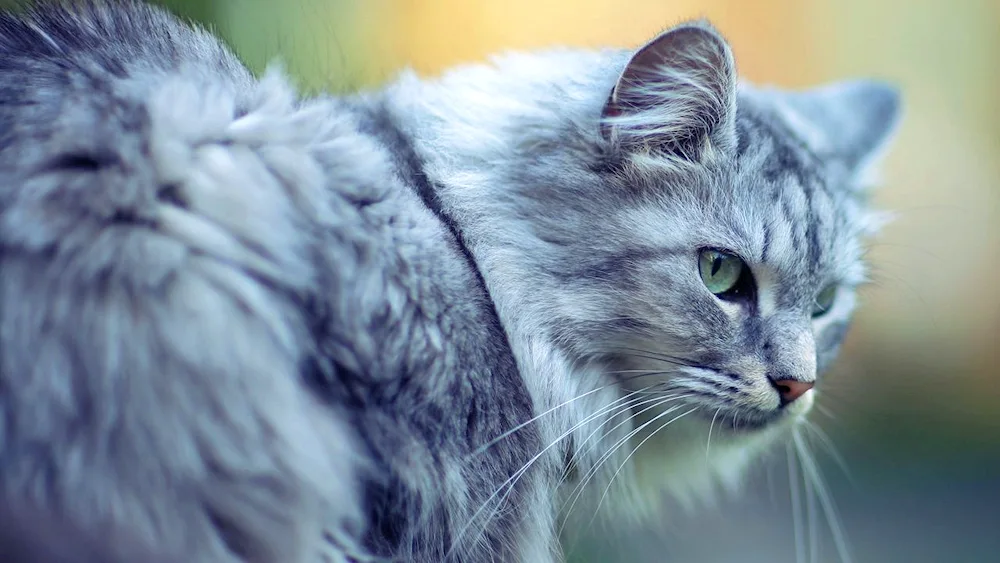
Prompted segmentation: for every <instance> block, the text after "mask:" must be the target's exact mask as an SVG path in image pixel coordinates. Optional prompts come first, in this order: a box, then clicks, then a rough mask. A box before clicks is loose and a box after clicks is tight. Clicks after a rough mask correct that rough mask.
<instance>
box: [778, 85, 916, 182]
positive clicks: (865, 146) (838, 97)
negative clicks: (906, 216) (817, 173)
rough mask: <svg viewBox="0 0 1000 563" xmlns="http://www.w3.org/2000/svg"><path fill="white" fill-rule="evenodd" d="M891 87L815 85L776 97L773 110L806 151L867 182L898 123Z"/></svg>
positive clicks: (894, 91)
mask: <svg viewBox="0 0 1000 563" xmlns="http://www.w3.org/2000/svg"><path fill="white" fill-rule="evenodd" d="M900 105H901V104H900V97H899V91H898V90H897V88H896V87H894V86H892V85H890V84H888V83H885V82H880V81H875V80H856V81H849V82H838V83H835V84H829V85H826V86H820V87H818V88H813V89H811V90H806V91H802V92H787V93H783V94H782V95H780V96H779V97H778V106H779V107H778V110H779V112H780V113H781V114H782V116H783V117H784V119H785V122H786V123H787V124H788V125H789V126H791V127H792V129H794V130H795V131H796V132H797V133H798V134H799V135H800V136H801V138H802V139H803V140H805V142H806V143H807V144H808V145H809V147H810V149H811V150H812V151H813V152H814V153H816V155H817V156H819V157H820V158H822V159H824V160H828V161H833V162H838V163H840V164H841V165H843V166H844V168H845V169H846V170H847V172H848V173H849V174H850V175H851V176H852V178H853V179H855V180H856V181H857V182H858V183H859V184H860V185H864V184H866V183H867V180H868V177H869V176H870V175H871V174H872V173H873V172H874V168H875V165H876V164H877V163H878V161H879V160H880V159H881V157H882V156H883V153H884V152H885V150H886V149H887V148H888V145H889V143H890V141H891V140H892V138H893V136H894V134H895V132H896V129H897V127H898V125H899V121H900V114H901V111H900Z"/></svg>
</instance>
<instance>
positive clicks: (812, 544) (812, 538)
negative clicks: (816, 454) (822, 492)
mask: <svg viewBox="0 0 1000 563" xmlns="http://www.w3.org/2000/svg"><path fill="white" fill-rule="evenodd" d="M798 459H799V464H800V465H801V463H802V458H801V457H799V458H798ZM802 473H803V475H805V470H803V471H802ZM803 483H805V486H806V491H805V499H806V527H807V529H808V530H809V563H818V562H819V518H818V517H817V514H816V488H815V487H814V486H813V481H812V479H805V480H804V481H803Z"/></svg>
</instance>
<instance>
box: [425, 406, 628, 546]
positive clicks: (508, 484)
mask: <svg viewBox="0 0 1000 563" xmlns="http://www.w3.org/2000/svg"><path fill="white" fill-rule="evenodd" d="M629 396H630V395H628V394H626V395H625V396H623V397H621V398H619V399H616V400H615V401H613V402H612V403H611V405H609V406H607V407H605V408H602V409H601V410H599V411H598V412H596V413H594V414H591V415H590V416H588V417H586V418H584V419H583V420H581V421H580V422H578V423H577V424H576V425H574V426H573V427H572V428H570V429H569V430H566V431H565V432H563V433H562V434H561V435H559V436H558V437H557V438H556V439H555V440H553V441H552V442H551V443H550V444H549V445H547V446H545V448H543V449H542V450H541V451H540V452H538V453H537V454H535V455H534V456H533V457H532V458H531V459H529V460H528V461H527V462H526V463H525V464H524V465H522V466H521V468H520V469H518V470H517V471H515V472H514V473H513V474H512V475H511V476H510V477H508V478H507V480H506V481H504V482H503V483H502V484H500V486H499V487H497V489H496V490H495V491H493V493H492V494H490V496H489V497H488V498H487V499H486V500H485V501H483V503H482V505H481V506H480V507H479V509H477V510H476V512H475V513H474V514H473V515H472V517H471V518H470V519H469V522H468V523H467V524H466V525H465V526H463V527H462V529H461V531H460V532H459V533H458V535H457V536H456V538H455V540H454V542H452V546H451V548H450V549H449V550H448V553H447V554H446V555H445V559H446V560H447V559H448V558H450V557H451V555H452V553H453V552H454V550H455V549H457V548H458V546H459V545H460V542H461V541H462V539H463V537H464V536H465V534H466V532H468V530H469V527H470V526H472V524H473V523H474V522H475V521H476V519H477V518H478V517H479V516H480V515H481V514H482V512H483V511H484V510H486V508H487V507H488V506H489V505H490V503H491V502H492V501H493V499H495V498H496V497H497V495H499V494H500V493H501V492H502V491H503V490H504V488H507V489H508V493H507V494H509V492H510V491H513V489H514V486H515V485H516V484H517V482H518V480H519V479H520V478H521V476H522V475H524V474H525V473H526V472H527V470H528V469H529V468H530V467H531V466H532V465H534V463H535V462H536V461H538V459H540V458H541V457H542V456H543V455H545V453H546V452H547V451H549V450H550V449H552V448H553V447H555V446H556V445H557V444H559V443H560V442H562V441H563V440H564V439H565V438H566V437H567V436H569V435H571V434H572V433H573V432H574V431H576V430H577V429H578V428H580V427H581V426H583V425H584V424H587V423H588V422H590V421H591V420H593V419H594V418H597V417H600V416H602V415H603V414H604V413H606V412H607V411H609V410H611V409H613V408H614V406H615V405H617V404H618V403H619V402H621V401H623V400H625V399H627V398H628V397H629ZM506 498H507V495H505V496H504V497H503V498H502V499H500V501H499V502H498V503H497V504H498V507H499V505H500V504H502V503H503V501H504V500H506ZM495 512H496V509H494V513H495ZM492 518H493V514H491V515H490V518H488V519H487V520H486V522H487V523H488V522H489V521H490V520H492ZM484 529H485V527H484Z"/></svg>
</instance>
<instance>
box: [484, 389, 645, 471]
mask: <svg viewBox="0 0 1000 563" xmlns="http://www.w3.org/2000/svg"><path fill="white" fill-rule="evenodd" d="M635 371H636V372H639V371H642V372H644V373H640V374H638V375H635V376H633V377H626V378H618V379H617V380H616V381H613V382H611V383H608V384H606V385H601V386H599V387H596V388H594V389H591V390H590V391H587V392H585V393H581V394H580V395H577V396H576V397H573V398H572V399H569V400H567V401H564V402H562V403H560V404H558V405H556V406H554V407H552V408H550V409H548V410H546V411H545V412H543V413H541V414H538V415H535V416H533V417H532V418H530V419H529V420H527V421H525V422H522V423H520V424H518V425H517V426H515V427H514V428H511V429H510V430H507V431H506V432H504V433H503V434H500V435H499V436H497V437H496V438H494V439H492V440H490V441H489V442H487V443H485V444H483V445H482V446H479V447H478V448H476V449H475V450H474V451H472V452H471V453H469V454H468V455H467V456H466V457H465V460H466V461H468V460H469V459H471V458H474V457H476V456H478V455H482V454H483V453H484V452H485V451H486V450H488V449H490V448H491V447H493V446H495V445H497V444H498V443H500V442H501V441H503V440H504V439H505V438H507V437H509V436H511V435H512V434H515V433H517V432H518V431H520V430H522V429H524V428H525V427H527V426H528V425H530V424H532V423H534V422H537V421H538V420H539V419H541V418H542V417H544V416H545V415H548V414H551V413H553V412H555V411H557V410H559V409H561V408H563V407H565V406H567V405H570V404H572V403H573V402H575V401H578V400H580V399H582V398H584V397H587V396H589V395H593V394H594V393H597V392H599V391H603V390H605V389H608V388H609V387H615V386H617V385H619V384H620V383H621V382H623V381H629V380H631V379H637V378H639V377H642V376H645V375H654V374H662V373H663V372H654V371H652V370H648V371H647V370H635Z"/></svg>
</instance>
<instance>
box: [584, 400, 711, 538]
mask: <svg viewBox="0 0 1000 563" xmlns="http://www.w3.org/2000/svg"><path fill="white" fill-rule="evenodd" d="M678 408H680V405H678ZM696 410H698V407H694V408H692V409H690V410H687V411H685V412H683V413H681V414H679V415H677V416H675V417H674V418H671V419H670V420H668V421H666V422H664V423H663V424H661V425H660V426H658V427H657V428H656V430H653V431H652V432H650V433H649V436H646V437H645V438H643V439H642V440H641V441H640V442H639V443H638V444H637V445H636V446H635V447H634V448H632V451H631V452H629V453H628V455H627V456H625V460H624V461H622V463H621V465H619V466H618V469H616V470H615V473H614V475H612V476H611V481H610V482H609V483H608V486H607V487H605V488H604V494H602V495H601V500H599V501H598V502H597V508H595V509H594V516H593V517H592V518H591V519H590V523H589V524H588V525H587V528H590V526H591V525H593V523H594V520H595V519H596V518H597V514H598V513H599V512H600V510H601V506H603V505H604V500H605V499H606V498H607V497H608V492H609V491H610V490H611V487H612V486H613V485H614V484H615V479H616V478H617V477H618V474H619V473H621V470H622V468H623V467H625V465H627V464H628V462H629V460H630V459H632V456H633V455H635V452H637V451H639V448H641V447H642V445H643V444H645V443H646V442H648V441H649V440H650V439H651V438H652V437H653V436H656V435H657V434H658V433H659V432H660V431H661V430H663V429H664V428H666V427H667V426H670V425H671V424H673V423H675V422H677V421H678V420H680V419H682V418H684V417H685V416H687V415H689V414H691V413H693V412H694V411H696ZM669 412H670V410H669V409H668V410H667V411H664V412H662V413H660V414H658V415H656V416H655V417H653V418H652V419H651V420H650V421H649V422H646V423H644V424H643V425H642V426H646V425H647V424H649V423H651V422H653V421H655V420H657V419H659V418H662V417H664V416H666V415H667V414H668V413H669ZM640 428H642V427H640Z"/></svg>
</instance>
